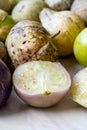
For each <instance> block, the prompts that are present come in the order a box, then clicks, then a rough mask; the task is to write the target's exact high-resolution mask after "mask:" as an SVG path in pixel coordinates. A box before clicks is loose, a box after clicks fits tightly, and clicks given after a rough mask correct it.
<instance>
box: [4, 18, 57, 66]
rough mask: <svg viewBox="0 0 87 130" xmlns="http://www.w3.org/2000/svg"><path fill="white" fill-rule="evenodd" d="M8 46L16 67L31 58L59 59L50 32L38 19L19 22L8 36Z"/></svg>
mask: <svg viewBox="0 0 87 130" xmlns="http://www.w3.org/2000/svg"><path fill="white" fill-rule="evenodd" d="M6 47H7V51H8V54H9V56H10V58H11V60H12V64H13V65H14V66H15V67H17V66H18V65H19V64H22V63H25V62H27V61H31V60H46V61H57V60H58V51H57V49H56V47H55V46H54V44H53V43H52V41H51V38H50V36H49V34H48V32H47V31H46V30H45V29H44V28H43V27H42V26H41V24H40V23H39V22H36V21H29V20H24V21H21V22H19V23H17V24H16V25H15V26H14V27H13V28H12V29H11V30H10V33H9V34H8V36H7V39H6Z"/></svg>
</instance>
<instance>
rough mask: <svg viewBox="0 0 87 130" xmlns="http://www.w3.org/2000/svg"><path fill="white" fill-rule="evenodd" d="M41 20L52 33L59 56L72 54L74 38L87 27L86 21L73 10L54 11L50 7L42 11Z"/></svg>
mask: <svg viewBox="0 0 87 130" xmlns="http://www.w3.org/2000/svg"><path fill="white" fill-rule="evenodd" d="M40 20H41V23H42V25H43V27H44V28H45V29H46V30H47V31H48V32H49V34H50V35H51V37H52V39H53V43H54V44H55V46H56V47H57V49H58V54H59V56H68V55H70V54H72V53H73V44H74V40H75V38H76V36H77V35H78V34H79V33H80V32H81V31H82V30H83V29H84V28H85V24H84V22H83V21H82V20H81V19H80V18H79V17H78V16H77V15H75V14H74V13H72V12H71V11H53V10H51V9H48V8H44V9H43V10H42V11H41V12H40Z"/></svg>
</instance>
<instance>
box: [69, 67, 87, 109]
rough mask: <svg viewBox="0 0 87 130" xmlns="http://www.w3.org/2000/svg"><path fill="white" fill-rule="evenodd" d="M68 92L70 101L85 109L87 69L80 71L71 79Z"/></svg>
mask: <svg viewBox="0 0 87 130" xmlns="http://www.w3.org/2000/svg"><path fill="white" fill-rule="evenodd" d="M70 91H71V96H72V99H73V100H74V101H75V102H77V103H78V104H80V105H82V106H84V107H86V108H87V68H84V69H82V70H80V71H79V72H78V73H76V75H75V76H74V77H73V80H72V85H71V89H70Z"/></svg>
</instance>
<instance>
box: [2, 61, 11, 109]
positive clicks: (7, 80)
mask: <svg viewBox="0 0 87 130" xmlns="http://www.w3.org/2000/svg"><path fill="white" fill-rule="evenodd" d="M11 90H12V82H11V74H10V71H9V69H8V67H7V66H6V64H5V63H4V62H3V61H2V60H0V107H2V106H3V105H4V104H5V103H6V102H7V99H8V98H9V96H10V93H11Z"/></svg>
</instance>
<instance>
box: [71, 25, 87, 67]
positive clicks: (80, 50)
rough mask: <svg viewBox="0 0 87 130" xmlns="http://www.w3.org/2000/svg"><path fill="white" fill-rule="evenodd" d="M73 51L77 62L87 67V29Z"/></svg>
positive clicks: (79, 37) (81, 34)
mask: <svg viewBox="0 0 87 130" xmlns="http://www.w3.org/2000/svg"><path fill="white" fill-rule="evenodd" d="M73 51H74V55H75V58H76V59H77V61H78V62H79V63H80V64H81V65H83V66H85V67H86V66H87V28H85V29H84V30H83V31H82V32H81V33H80V34H79V35H78V36H77V37H76V39H75V42H74V46H73Z"/></svg>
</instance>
